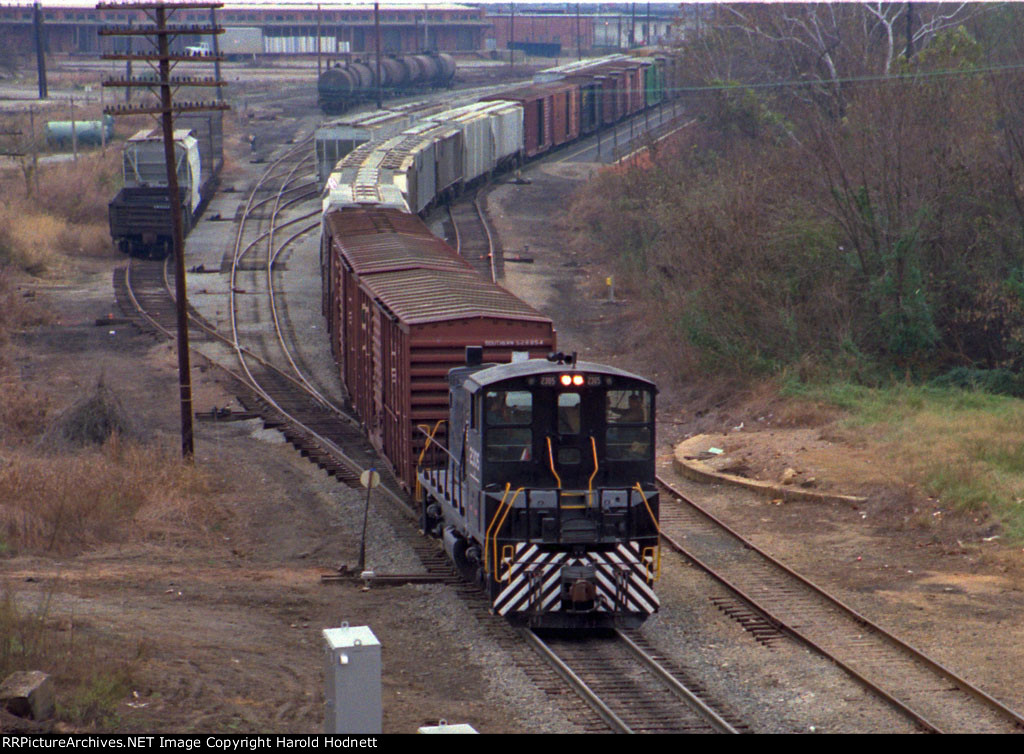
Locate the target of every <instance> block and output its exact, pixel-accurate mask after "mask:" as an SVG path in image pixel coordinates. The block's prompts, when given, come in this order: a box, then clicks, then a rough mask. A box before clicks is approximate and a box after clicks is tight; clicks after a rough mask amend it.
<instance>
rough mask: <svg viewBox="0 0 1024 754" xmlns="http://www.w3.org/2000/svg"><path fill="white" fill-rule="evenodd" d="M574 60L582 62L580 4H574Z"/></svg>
mask: <svg viewBox="0 0 1024 754" xmlns="http://www.w3.org/2000/svg"><path fill="white" fill-rule="evenodd" d="M576 60H583V42H582V41H581V40H580V4H579V3H576Z"/></svg>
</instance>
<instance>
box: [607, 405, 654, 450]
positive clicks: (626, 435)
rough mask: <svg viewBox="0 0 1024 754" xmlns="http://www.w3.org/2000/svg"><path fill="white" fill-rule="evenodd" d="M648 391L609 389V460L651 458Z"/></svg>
mask: <svg viewBox="0 0 1024 754" xmlns="http://www.w3.org/2000/svg"><path fill="white" fill-rule="evenodd" d="M650 416H651V394H650V392H648V391H647V390H609V391H608V396H607V409H606V412H605V423H606V425H607V430H606V434H605V443H606V446H605V447H606V451H605V452H606V454H607V458H608V460H609V461H634V460H642V459H645V458H650V456H651V449H652V445H651V430H650V427H649V426H648V422H649V421H650Z"/></svg>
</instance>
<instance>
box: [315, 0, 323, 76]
mask: <svg viewBox="0 0 1024 754" xmlns="http://www.w3.org/2000/svg"><path fill="white" fill-rule="evenodd" d="M321 36H322V35H321V33H320V3H317V4H316V77H317V78H320V73H321V67H320V37H321Z"/></svg>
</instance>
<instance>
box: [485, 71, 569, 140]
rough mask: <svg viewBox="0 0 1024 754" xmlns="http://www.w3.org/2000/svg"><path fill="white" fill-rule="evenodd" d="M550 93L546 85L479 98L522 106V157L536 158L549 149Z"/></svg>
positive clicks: (550, 129) (526, 87) (550, 122)
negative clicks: (516, 103)
mask: <svg viewBox="0 0 1024 754" xmlns="http://www.w3.org/2000/svg"><path fill="white" fill-rule="evenodd" d="M551 98H552V92H551V91H550V90H549V89H548V87H547V85H534V86H524V87H520V88H519V89H513V90H511V91H508V92H502V93H501V94H492V95H490V96H488V97H481V98H480V101H481V102H493V101H496V100H505V101H508V102H518V103H519V104H520V105H522V106H523V155H524V156H525V157H536V156H537V155H539V154H542V153H544V152H546V151H548V150H549V149H551V145H552V140H551V131H552V115H553V113H552V103H551Z"/></svg>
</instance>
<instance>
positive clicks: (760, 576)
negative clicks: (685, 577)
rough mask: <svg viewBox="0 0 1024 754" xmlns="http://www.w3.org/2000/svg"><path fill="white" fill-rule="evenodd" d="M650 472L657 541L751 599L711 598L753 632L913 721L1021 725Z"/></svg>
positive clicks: (947, 725) (928, 725) (993, 729)
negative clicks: (821, 660) (835, 669)
mask: <svg viewBox="0 0 1024 754" xmlns="http://www.w3.org/2000/svg"><path fill="white" fill-rule="evenodd" d="M659 482H660V483H661V484H662V486H663V488H664V489H665V491H666V492H667V493H668V496H663V497H662V504H661V533H662V539H663V541H664V542H665V543H666V544H668V545H669V547H671V548H672V549H673V550H675V551H677V552H679V553H680V554H682V555H683V556H684V557H685V558H686V559H687V560H689V561H691V562H692V563H694V564H695V565H697V566H698V567H700V568H701V569H702V570H704V571H705V572H706V573H708V574H709V575H711V576H712V577H713V578H715V579H716V580H718V581H719V582H720V583H722V584H724V585H725V586H726V587H727V588H728V589H730V590H731V591H732V592H733V593H734V594H735V595H736V596H737V597H738V598H739V599H740V600H742V601H743V603H745V605H747V606H750V607H746V606H740V605H735V604H733V605H724V606H720V607H722V609H723V610H725V611H726V612H730V611H732V613H733V615H734V617H736V619H737V620H738V621H739V622H740V623H741V625H743V626H744V627H745V628H747V629H748V630H750V631H751V632H752V633H753V634H754V635H755V637H756V638H758V640H759V641H762V642H763V643H770V642H771V641H774V640H776V638H777V637H778V634H779V632H783V633H785V634H788V635H789V636H791V637H793V638H794V639H796V640H797V641H799V642H800V643H803V644H805V645H806V646H808V647H810V648H811V649H812V650H814V651H815V652H817V653H819V654H820V655H822V656H824V657H826V658H828V659H830V660H831V661H832V662H834V663H835V664H836V665H838V666H839V667H840V668H842V669H843V670H844V671H845V672H846V673H848V674H849V675H850V676H851V677H852V678H853V679H854V680H856V681H857V682H858V683H860V684H861V685H863V686H864V687H865V688H867V689H868V690H870V691H871V692H872V693H873V694H876V695H877V696H879V697H880V698H881V699H883V700H884V701H885V702H887V703H888V704H889V705H891V706H892V707H893V708H895V709H896V710H898V711H899V712H900V713H901V714H903V715H904V716H906V717H907V718H909V719H910V720H911V721H913V723H915V724H916V725H918V726H919V727H920V728H921V729H922V730H925V731H928V732H935V733H1019V732H1024V717H1022V716H1021V715H1020V714H1019V713H1017V712H1015V711H1014V710H1012V709H1010V708H1008V707H1007V706H1005V705H1003V704H1002V703H1001V702H999V701H998V700H996V699H994V698H993V697H992V696H990V695H989V694H987V693H985V692H984V691H982V690H981V689H979V688H978V687H976V686H974V685H973V684H971V683H970V682H969V681H967V680H966V679H965V678H963V677H961V676H959V675H957V674H956V673H954V672H953V671H951V670H950V669H948V668H946V667H944V666H943V665H942V664H940V663H938V662H936V661H935V660H933V659H932V658H930V657H928V656H927V655H925V654H924V653H923V652H921V651H920V650H918V649H916V648H915V647H912V646H910V645H909V644H907V643H906V642H904V641H902V640H900V639H899V638H897V637H896V636H894V635H892V634H891V633H889V632H888V631H886V630H885V629H884V628H882V627H881V626H879V625H877V624H875V623H873V622H872V621H870V620H869V619H868V618H866V617H864V616H863V615H861V614H859V613H858V612H857V611H855V610H853V609H852V608H851V607H849V606H847V605H845V604H843V603H842V602H841V601H839V600H838V599H836V598H835V597H833V596H831V595H829V594H828V593H827V592H825V591H824V590H823V589H821V588H820V587H818V586H817V585H815V584H813V583H812V582H810V581H808V580H807V579H805V578H803V577H802V576H800V575H799V574H797V573H796V572H794V571H792V570H791V569H789V568H787V567H786V566H785V565H783V564H782V563H780V562H779V561H777V560H775V559H773V558H772V557H771V556H769V555H768V554H767V553H765V552H763V551H762V550H760V549H758V548H757V547H756V546H755V545H753V544H752V543H750V542H749V541H747V540H745V539H744V538H743V537H741V536H740V535H739V534H738V533H736V532H734V531H733V530H732V529H730V528H729V527H727V526H726V525H725V524H724V523H723V522H721V521H719V520H718V519H716V518H714V517H713V516H711V514H709V513H707V512H706V511H704V510H703V509H702V508H700V507H699V506H697V505H696V504H695V503H694V502H693V501H691V500H689V499H688V498H687V497H686V496H685V495H683V494H682V493H681V492H679V491H678V490H676V489H675V488H673V487H672V486H671V485H670V484H669V483H668V482H666V481H665V480H664V479H661V478H659ZM668 497H671V498H672V500H671V501H670V500H669V499H667V498H668ZM751 608H752V609H751Z"/></svg>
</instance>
